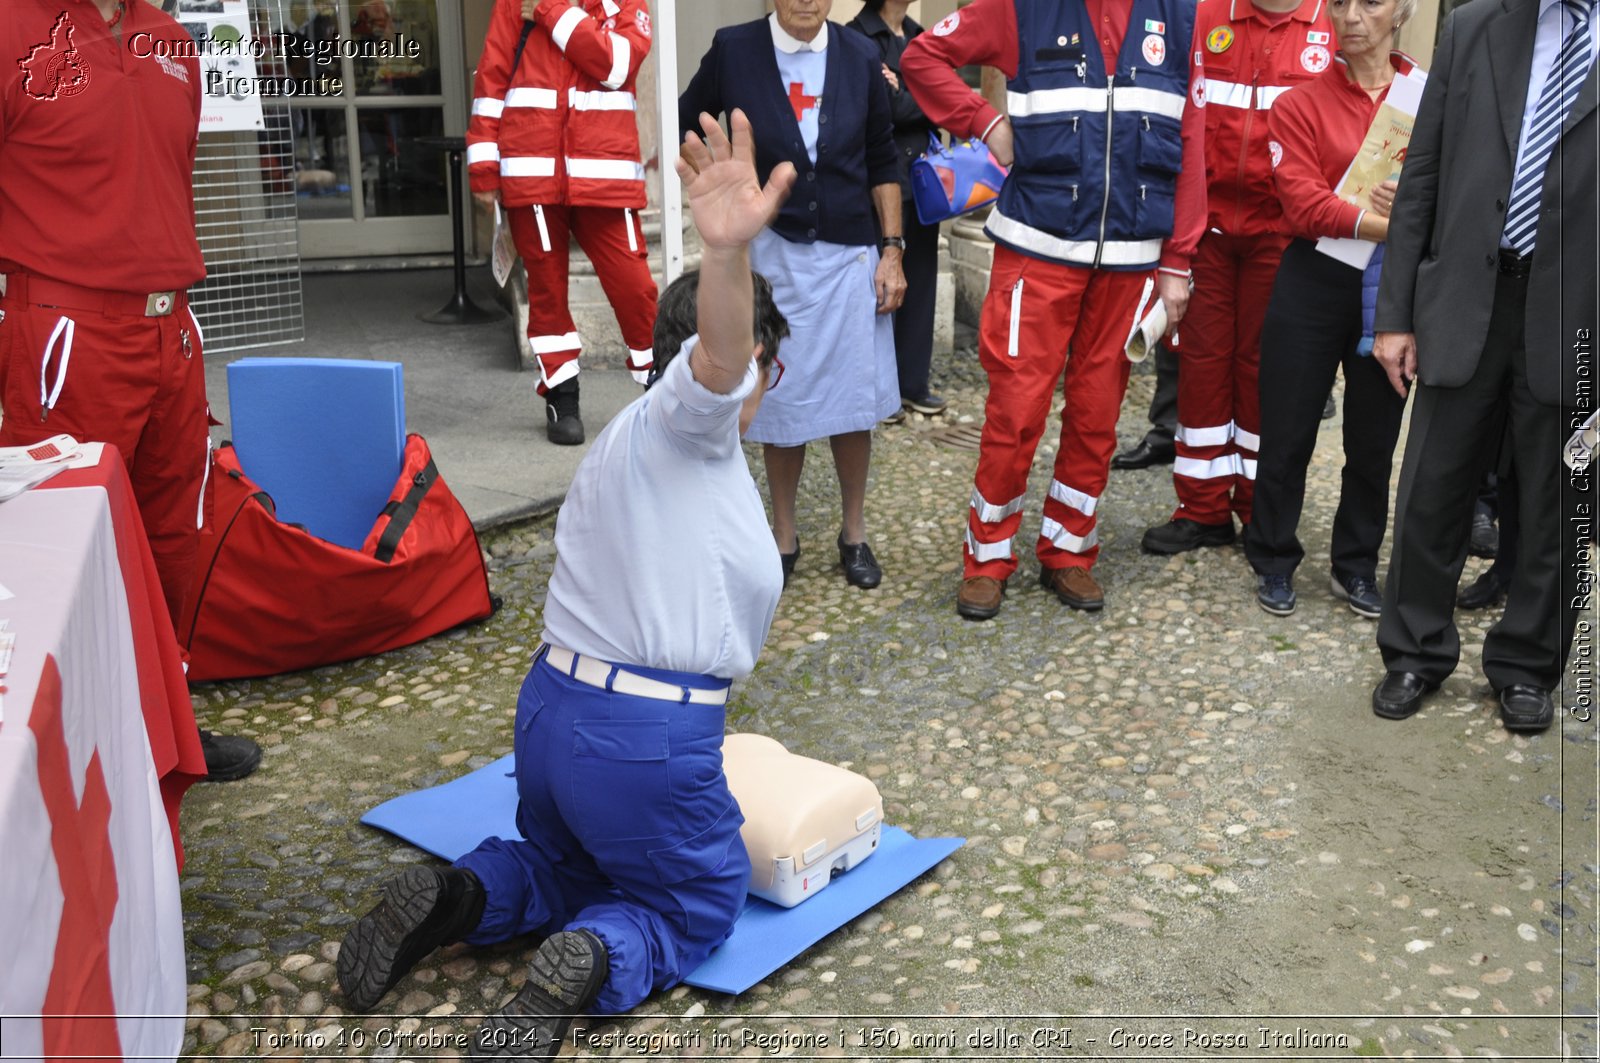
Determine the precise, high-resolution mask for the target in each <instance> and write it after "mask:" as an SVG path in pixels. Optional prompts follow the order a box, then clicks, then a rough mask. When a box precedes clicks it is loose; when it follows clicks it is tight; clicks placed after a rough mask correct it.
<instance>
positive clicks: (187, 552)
mask: <svg viewBox="0 0 1600 1063" xmlns="http://www.w3.org/2000/svg"><path fill="white" fill-rule="evenodd" d="M31 279H32V278H30V277H28V276H26V275H23V274H13V275H12V276H11V277H10V278H9V282H8V286H7V291H6V296H5V299H4V300H3V301H0V307H3V308H4V310H5V320H4V321H0V408H3V409H4V411H5V419H4V420H3V421H0V446H21V445H25V444H29V443H37V442H39V441H40V440H41V439H47V438H49V437H50V436H53V435H59V434H61V433H62V432H66V433H68V434H69V435H72V436H74V437H76V438H77V439H78V440H80V441H82V442H90V441H98V442H103V443H112V444H114V445H115V446H116V447H117V449H118V450H120V451H121V452H122V458H123V461H124V462H125V463H126V464H127V466H128V477H129V479H130V480H131V481H132V483H133V496H134V498H135V499H136V500H137V501H138V503H139V516H140V518H141V519H142V520H143V522H144V530H145V536H146V538H148V539H149V540H150V552H151V553H152V554H154V555H155V562H156V571H157V572H158V573H159V574H160V576H161V590H162V592H163V594H164V595H165V596H166V599H167V611H168V612H169V613H171V614H172V622H173V626H174V627H176V626H177V625H178V623H179V620H180V618H181V617H182V616H183V611H184V607H185V604H186V603H187V601H188V598H189V591H190V587H191V584H192V583H193V581H194V568H195V552H196V550H197V549H198V547H199V542H200V527H201V524H202V522H203V521H204V520H206V519H207V518H208V517H209V514H208V513H207V512H206V508H207V507H206V503H207V501H208V500H209V492H208V491H206V490H205V481H206V476H207V474H208V473H209V472H210V469H211V458H210V454H211V434H210V416H209V407H208V406H207V405H206V374H205V364H204V362H203V361H202V358H201V350H200V329H199V327H198V325H196V324H195V321H194V318H193V317H192V316H191V315H190V313H189V304H188V300H187V298H185V297H184V296H183V295H181V294H180V295H179V296H178V298H177V305H176V306H175V307H174V308H173V311H172V313H170V314H167V315H165V316H163V317H145V316H143V315H142V314H138V315H135V314H133V313H125V312H115V313H113V312H104V311H97V310H81V309H76V308H69V307H66V306H40V305H36V304H34V303H32V302H30V301H29V299H30V296H29V293H28V288H29V287H30V285H29V281H30V280H31ZM80 290H81V289H80ZM32 298H39V299H40V301H41V302H42V301H45V300H44V299H43V298H42V297H40V296H39V295H37V294H35V295H34V296H32ZM51 298H61V301H62V302H67V301H68V299H67V298H65V297H61V296H51ZM120 298H121V299H123V300H138V301H139V302H141V303H142V301H143V297H142V296H131V295H125V296H121V297H120ZM130 305H131V304H130ZM119 309H120V308H119ZM63 322H70V323H71V327H70V329H69V327H68V326H67V325H66V324H63ZM58 385H59V388H60V391H59V393H55V392H56V388H57V386H58ZM41 390H42V391H43V393H44V394H43V397H41ZM53 393H54V394H53ZM52 398H53V400H54V401H53V403H52V401H51V400H52Z"/></svg>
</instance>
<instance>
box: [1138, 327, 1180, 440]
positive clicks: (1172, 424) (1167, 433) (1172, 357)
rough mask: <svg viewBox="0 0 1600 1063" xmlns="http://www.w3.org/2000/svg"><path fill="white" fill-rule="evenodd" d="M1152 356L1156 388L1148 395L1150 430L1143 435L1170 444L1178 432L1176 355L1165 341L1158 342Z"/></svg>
mask: <svg viewBox="0 0 1600 1063" xmlns="http://www.w3.org/2000/svg"><path fill="white" fill-rule="evenodd" d="M1154 357H1155V360H1156V390H1155V394H1153V395H1151V396H1150V431H1148V432H1146V433H1145V434H1144V437H1145V438H1146V439H1148V440H1150V442H1152V443H1165V444H1167V445H1168V446H1171V445H1172V440H1173V437H1174V436H1176V435H1177V434H1178V356H1177V355H1176V354H1174V353H1172V352H1171V351H1169V350H1168V349H1167V345H1166V344H1165V343H1158V344H1156V353H1155V355H1154Z"/></svg>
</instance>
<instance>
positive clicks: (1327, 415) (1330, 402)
mask: <svg viewBox="0 0 1600 1063" xmlns="http://www.w3.org/2000/svg"><path fill="white" fill-rule="evenodd" d="M1338 412H1339V403H1338V402H1337V401H1336V400H1335V399H1334V397H1333V392H1331V391H1330V392H1328V398H1327V401H1326V402H1324V403H1323V404H1322V419H1323V420H1324V421H1331V420H1333V415H1334V414H1336V413H1338Z"/></svg>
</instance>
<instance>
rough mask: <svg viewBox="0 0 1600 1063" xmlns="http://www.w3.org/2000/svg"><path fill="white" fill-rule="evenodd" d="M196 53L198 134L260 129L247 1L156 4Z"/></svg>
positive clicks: (174, 0) (164, 1)
mask: <svg viewBox="0 0 1600 1063" xmlns="http://www.w3.org/2000/svg"><path fill="white" fill-rule="evenodd" d="M161 9H162V10H163V11H165V12H166V13H167V14H169V15H171V16H172V17H173V18H175V19H177V21H178V24H179V25H180V26H182V27H183V28H184V29H185V30H187V31H188V32H189V36H191V37H193V38H194V41H195V44H196V45H197V46H198V49H199V60H200V86H201V90H202V92H203V95H202V97H201V101H200V132H202V133H218V132H229V133H231V132H239V131H243V130H260V129H265V128H266V119H265V118H264V117H263V115H262V112H261V84H262V82H261V80H260V79H259V78H258V77H257V71H256V44H255V42H254V41H253V40H252V38H251V34H250V9H249V4H248V2H247V0H161Z"/></svg>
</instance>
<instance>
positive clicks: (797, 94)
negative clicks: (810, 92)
mask: <svg viewBox="0 0 1600 1063" xmlns="http://www.w3.org/2000/svg"><path fill="white" fill-rule="evenodd" d="M821 99H822V97H821V96H807V95H806V87H805V86H804V85H803V84H801V83H800V82H798V81H791V82H789V106H790V107H793V108H794V120H795V121H796V122H799V121H801V120H803V119H804V118H805V116H806V112H807V111H809V110H810V109H811V108H813V107H815V106H816V105H817V102H818V101H819V100H821Z"/></svg>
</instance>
